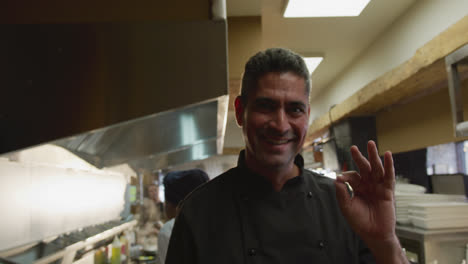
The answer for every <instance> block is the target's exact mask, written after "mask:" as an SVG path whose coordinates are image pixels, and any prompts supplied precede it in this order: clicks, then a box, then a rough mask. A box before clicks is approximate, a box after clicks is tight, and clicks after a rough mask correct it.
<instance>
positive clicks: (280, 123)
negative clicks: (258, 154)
mask: <svg viewBox="0 0 468 264" xmlns="http://www.w3.org/2000/svg"><path fill="white" fill-rule="evenodd" d="M270 127H271V128H273V129H275V130H276V131H277V132H278V133H280V134H283V133H286V132H288V131H289V129H290V128H291V126H290V125H289V120H288V116H287V114H286V112H285V111H284V110H278V111H275V112H274V114H273V115H272V118H271V121H270Z"/></svg>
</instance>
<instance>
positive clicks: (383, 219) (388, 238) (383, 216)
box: [335, 141, 407, 263]
mask: <svg viewBox="0 0 468 264" xmlns="http://www.w3.org/2000/svg"><path fill="white" fill-rule="evenodd" d="M367 153H368V155H369V160H367V159H366V158H365V157H364V156H363V155H362V154H361V152H360V151H359V149H358V148H357V147H356V146H352V147H351V155H352V157H353V160H354V162H355V163H356V165H357V167H358V168H359V173H358V172H355V171H350V172H345V173H343V176H340V177H337V180H336V181H335V185H336V196H337V199H338V203H339V205H340V208H341V212H342V213H343V215H344V216H345V218H346V219H347V220H348V223H349V224H350V226H351V228H352V229H353V230H354V232H356V233H357V234H358V235H359V236H360V237H361V238H362V239H363V240H364V241H365V242H366V244H367V246H368V247H369V249H370V250H371V251H372V253H373V254H374V256H375V257H376V259H377V261H378V262H379V263H407V262H406V259H405V257H404V254H403V251H402V250H401V247H400V244H399V242H398V238H397V237H396V234H395V222H396V217H395V204H394V189H395V170H394V167H393V159H392V154H391V153H390V152H389V151H387V152H386V153H385V154H384V164H382V161H381V160H380V157H379V154H378V151H377V147H376V145H375V142H374V141H369V142H368V144H367ZM345 182H348V183H349V184H350V185H351V187H352V189H353V194H354V195H353V196H351V195H350V192H349V191H350V190H349V189H348V188H347V186H346V184H345ZM391 255H393V256H394V257H395V258H392V257H390V256H391Z"/></svg>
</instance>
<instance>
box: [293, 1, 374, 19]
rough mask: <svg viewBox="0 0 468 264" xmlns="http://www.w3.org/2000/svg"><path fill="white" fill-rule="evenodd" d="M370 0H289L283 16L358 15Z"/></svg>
mask: <svg viewBox="0 0 468 264" xmlns="http://www.w3.org/2000/svg"><path fill="white" fill-rule="evenodd" d="M369 2H370V0H289V2H288V5H287V6H286V10H285V11H284V17H348V16H359V14H361V12H362V10H364V8H365V7H366V6H367V4H368V3H369Z"/></svg>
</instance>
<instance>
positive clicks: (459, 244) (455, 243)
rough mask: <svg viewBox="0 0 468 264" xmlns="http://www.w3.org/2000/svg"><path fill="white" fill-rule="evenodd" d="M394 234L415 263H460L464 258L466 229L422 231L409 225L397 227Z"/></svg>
mask: <svg viewBox="0 0 468 264" xmlns="http://www.w3.org/2000/svg"><path fill="white" fill-rule="evenodd" d="M396 234H397V236H398V238H399V239H400V242H401V245H402V247H403V248H405V250H406V251H407V255H408V256H409V259H410V260H411V258H413V260H412V261H413V262H415V263H434V261H435V260H437V262H438V263H454V264H458V263H461V262H462V259H464V258H465V257H466V256H465V254H466V244H468V228H444V229H422V228H418V227H414V226H410V225H397V227H396Z"/></svg>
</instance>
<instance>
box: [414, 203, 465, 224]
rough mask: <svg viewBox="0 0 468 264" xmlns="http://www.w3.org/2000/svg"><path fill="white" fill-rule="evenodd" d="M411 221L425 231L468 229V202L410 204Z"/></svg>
mask: <svg viewBox="0 0 468 264" xmlns="http://www.w3.org/2000/svg"><path fill="white" fill-rule="evenodd" d="M409 219H410V220H411V222H412V223H413V225H415V226H417V227H420V228H424V229H437V228H464V227H468V202H466V201H465V202H427V203H415V204H410V205H409Z"/></svg>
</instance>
